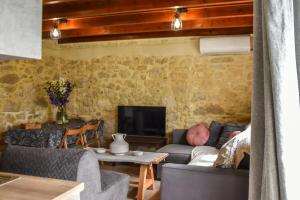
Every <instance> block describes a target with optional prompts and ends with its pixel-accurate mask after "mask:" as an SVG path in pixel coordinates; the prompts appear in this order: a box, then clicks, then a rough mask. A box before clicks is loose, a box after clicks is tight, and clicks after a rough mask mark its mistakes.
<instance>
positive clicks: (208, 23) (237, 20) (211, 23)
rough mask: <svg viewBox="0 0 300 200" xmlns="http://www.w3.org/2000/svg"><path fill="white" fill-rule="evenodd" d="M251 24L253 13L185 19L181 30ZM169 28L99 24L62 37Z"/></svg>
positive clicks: (167, 24) (167, 25) (164, 25)
mask: <svg viewBox="0 0 300 200" xmlns="http://www.w3.org/2000/svg"><path fill="white" fill-rule="evenodd" d="M249 26H253V15H244V16H231V17H222V18H204V19H199V20H191V21H185V22H184V24H183V30H193V29H216V28H230V27H249ZM170 29H171V25H170V22H162V23H148V24H139V25H136V24H132V25H117V26H101V27H92V28H86V29H75V30H64V31H62V38H69V37H72V38H73V37H84V36H97V35H114V34H129V33H145V32H161V31H169V30H170ZM43 38H49V32H48V31H45V32H43Z"/></svg>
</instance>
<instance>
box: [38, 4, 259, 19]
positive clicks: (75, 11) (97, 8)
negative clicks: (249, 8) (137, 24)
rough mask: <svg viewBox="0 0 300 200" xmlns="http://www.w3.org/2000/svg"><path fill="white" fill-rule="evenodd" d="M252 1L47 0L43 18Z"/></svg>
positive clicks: (113, 13) (76, 16) (75, 16)
mask: <svg viewBox="0 0 300 200" xmlns="http://www.w3.org/2000/svg"><path fill="white" fill-rule="evenodd" d="M252 2H253V0H176V1H174V0H151V1H150V0H77V1H75V0H57V1H55V0H52V1H51V0H46V1H44V6H43V10H44V14H43V19H54V18H62V17H64V18H78V17H88V16H99V15H115V14H120V13H137V12H146V11H147V12H148V11H157V10H167V9H168V10H174V9H175V6H180V7H188V8H191V7H203V6H212V5H226V4H240V3H252Z"/></svg>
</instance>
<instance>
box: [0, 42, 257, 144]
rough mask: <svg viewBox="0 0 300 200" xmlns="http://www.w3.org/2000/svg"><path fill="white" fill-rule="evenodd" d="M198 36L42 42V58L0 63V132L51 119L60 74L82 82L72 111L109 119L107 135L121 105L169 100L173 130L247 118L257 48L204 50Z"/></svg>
mask: <svg viewBox="0 0 300 200" xmlns="http://www.w3.org/2000/svg"><path fill="white" fill-rule="evenodd" d="M198 42H199V40H198V38H194V37H189V38H175V39H174V38H173V39H148V40H133V41H115V42H96V43H81V44H66V45H57V44H54V43H53V42H51V41H44V43H43V59H42V60H39V61H32V60H27V61H7V62H1V63H0V95H1V98H0V131H1V132H4V131H5V130H7V128H9V127H12V126H16V125H19V124H20V123H24V122H27V121H47V120H51V119H53V116H54V114H55V109H54V108H53V107H52V106H51V105H49V100H48V98H47V95H46V93H45V92H44V90H43V87H44V86H45V83H46V81H48V80H54V79H57V78H59V77H63V78H65V79H68V80H70V81H72V82H74V83H75V84H76V88H75V89H74V91H73V93H72V94H71V97H70V102H69V104H68V106H67V111H68V115H69V116H71V117H74V116H77V115H80V114H90V115H92V116H93V117H95V118H103V119H104V120H105V128H106V132H105V136H106V137H110V135H111V134H112V133H114V132H115V131H116V130H117V127H116V126H117V123H116V118H117V106H118V105H143V106H145V105H149V106H166V107H167V134H168V135H169V134H170V133H171V131H172V130H173V129H175V128H189V127H190V126H192V125H193V124H196V123H199V122H204V123H207V124H209V123H210V121H211V120H218V121H223V122H242V123H248V122H249V121H250V115H251V114H250V112H251V80H252V54H251V53H249V54H240V55H207V56H204V55H200V53H199V50H198ZM2 135H3V134H2ZM0 138H1V136H0Z"/></svg>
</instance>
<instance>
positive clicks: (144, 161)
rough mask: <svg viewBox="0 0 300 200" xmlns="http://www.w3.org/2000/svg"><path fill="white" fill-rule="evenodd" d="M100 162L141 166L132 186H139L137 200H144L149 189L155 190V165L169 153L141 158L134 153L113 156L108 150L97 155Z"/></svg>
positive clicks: (152, 153)
mask: <svg viewBox="0 0 300 200" xmlns="http://www.w3.org/2000/svg"><path fill="white" fill-rule="evenodd" d="M95 154H96V157H97V159H98V160H99V161H104V162H126V163H135V164H139V165H140V174H139V178H138V180H131V181H130V183H131V184H137V185H138V193H137V200H143V199H144V194H145V191H146V190H147V189H151V190H154V188H155V181H154V174H153V164H158V163H160V162H161V161H163V160H165V158H166V157H167V156H168V154H167V153H155V152H144V153H143V155H141V156H134V155H133V154H132V152H128V153H127V154H125V155H113V154H111V153H110V152H109V150H107V152H105V153H95Z"/></svg>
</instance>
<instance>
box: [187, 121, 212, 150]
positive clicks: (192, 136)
mask: <svg viewBox="0 0 300 200" xmlns="http://www.w3.org/2000/svg"><path fill="white" fill-rule="evenodd" d="M208 137H209V131H208V128H207V127H206V126H205V125H204V124H197V125H194V126H192V127H191V128H190V129H189V130H188V132H187V134H186V141H187V142H188V144H189V145H191V146H201V145H204V144H205V143H206V142H207V140H208Z"/></svg>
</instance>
